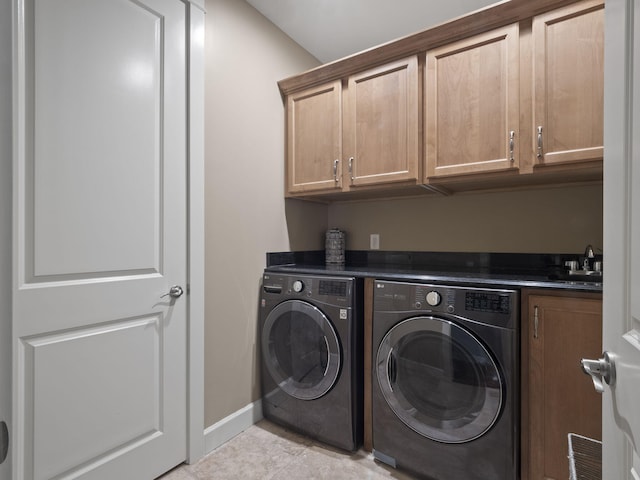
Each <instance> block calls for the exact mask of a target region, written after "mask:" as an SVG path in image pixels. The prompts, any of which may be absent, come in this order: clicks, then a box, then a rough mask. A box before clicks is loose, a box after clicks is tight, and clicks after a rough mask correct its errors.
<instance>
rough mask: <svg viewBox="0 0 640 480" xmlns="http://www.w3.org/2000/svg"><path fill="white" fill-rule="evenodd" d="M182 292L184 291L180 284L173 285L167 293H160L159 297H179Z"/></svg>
mask: <svg viewBox="0 0 640 480" xmlns="http://www.w3.org/2000/svg"><path fill="white" fill-rule="evenodd" d="M183 293H184V290H183V289H182V287H181V286H180V285H174V286H173V287H171V288H170V289H169V291H168V292H167V293H165V294H164V295H160V298H164V297H167V296H169V297H171V298H178V297H181V296H182V294H183Z"/></svg>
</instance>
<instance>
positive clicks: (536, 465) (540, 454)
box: [521, 289, 602, 480]
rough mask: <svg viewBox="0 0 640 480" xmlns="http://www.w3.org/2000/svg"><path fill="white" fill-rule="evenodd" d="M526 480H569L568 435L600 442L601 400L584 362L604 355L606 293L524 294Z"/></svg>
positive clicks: (524, 437)
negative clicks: (603, 316)
mask: <svg viewBox="0 0 640 480" xmlns="http://www.w3.org/2000/svg"><path fill="white" fill-rule="evenodd" d="M521 337H522V338H521V346H522V355H521V358H522V384H521V386H522V399H521V403H522V417H521V422H522V423H521V430H522V445H521V455H522V469H521V470H522V480H527V479H528V480H541V479H545V480H564V479H566V478H568V477H569V461H568V459H567V455H568V444H567V435H568V434H569V433H577V434H580V435H584V436H587V437H590V438H594V439H598V440H600V439H601V438H602V400H601V396H600V394H598V393H596V391H595V390H594V388H593V384H592V382H591V377H589V376H587V375H585V374H584V373H583V372H582V369H581V368H580V360H581V359H582V358H600V356H601V354H602V295H600V294H594V293H580V292H576V293H567V292H557V293H556V292H550V291H548V290H527V289H525V290H523V291H522V324H521Z"/></svg>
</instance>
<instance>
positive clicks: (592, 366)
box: [580, 352, 616, 393]
mask: <svg viewBox="0 0 640 480" xmlns="http://www.w3.org/2000/svg"><path fill="white" fill-rule="evenodd" d="M580 365H582V371H583V372H584V373H586V374H587V375H591V379H592V380H593V387H594V388H595V389H596V392H598V393H602V392H604V384H603V383H602V381H603V380H604V382H605V383H606V384H607V385H609V386H611V387H612V386H613V384H614V383H615V381H616V368H615V362H614V360H613V357H612V355H610V354H609V352H604V353H603V354H602V358H600V359H598V360H589V359H588V358H583V359H582V360H580Z"/></svg>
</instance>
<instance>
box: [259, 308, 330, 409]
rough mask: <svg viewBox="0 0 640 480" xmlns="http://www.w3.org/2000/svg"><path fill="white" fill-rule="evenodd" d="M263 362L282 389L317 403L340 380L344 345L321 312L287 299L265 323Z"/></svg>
mask: <svg viewBox="0 0 640 480" xmlns="http://www.w3.org/2000/svg"><path fill="white" fill-rule="evenodd" d="M262 359H263V361H264V362H265V365H266V366H267V369H268V370H269V373H270V374H271V376H272V377H273V379H274V380H275V382H276V383H277V384H278V386H279V387H280V388H281V389H282V390H284V391H285V392H286V393H288V394H289V395H291V396H292V397H295V398H298V399H300V400H314V399H316V398H319V397H321V396H323V395H324V394H325V393H327V392H328V391H329V390H330V389H331V387H333V385H334V384H335V382H336V380H337V379H338V374H339V373H340V359H341V353H340V342H339V340H338V336H337V335H336V332H335V329H334V328H333V325H332V324H331V322H330V321H329V319H328V318H327V317H326V316H325V315H324V313H322V312H321V311H320V309H318V308H317V307H315V306H313V305H311V304H310V303H307V302H303V301H301V300H287V301H285V302H282V303H280V304H278V305H277V306H276V307H275V308H274V309H273V310H272V311H271V312H269V315H267V318H266V320H265V322H264V326H263V328H262Z"/></svg>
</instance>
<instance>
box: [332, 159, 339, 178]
mask: <svg viewBox="0 0 640 480" xmlns="http://www.w3.org/2000/svg"><path fill="white" fill-rule="evenodd" d="M338 163H340V160H338V159H336V160H334V161H333V179H334V180H335V181H336V183H338Z"/></svg>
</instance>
